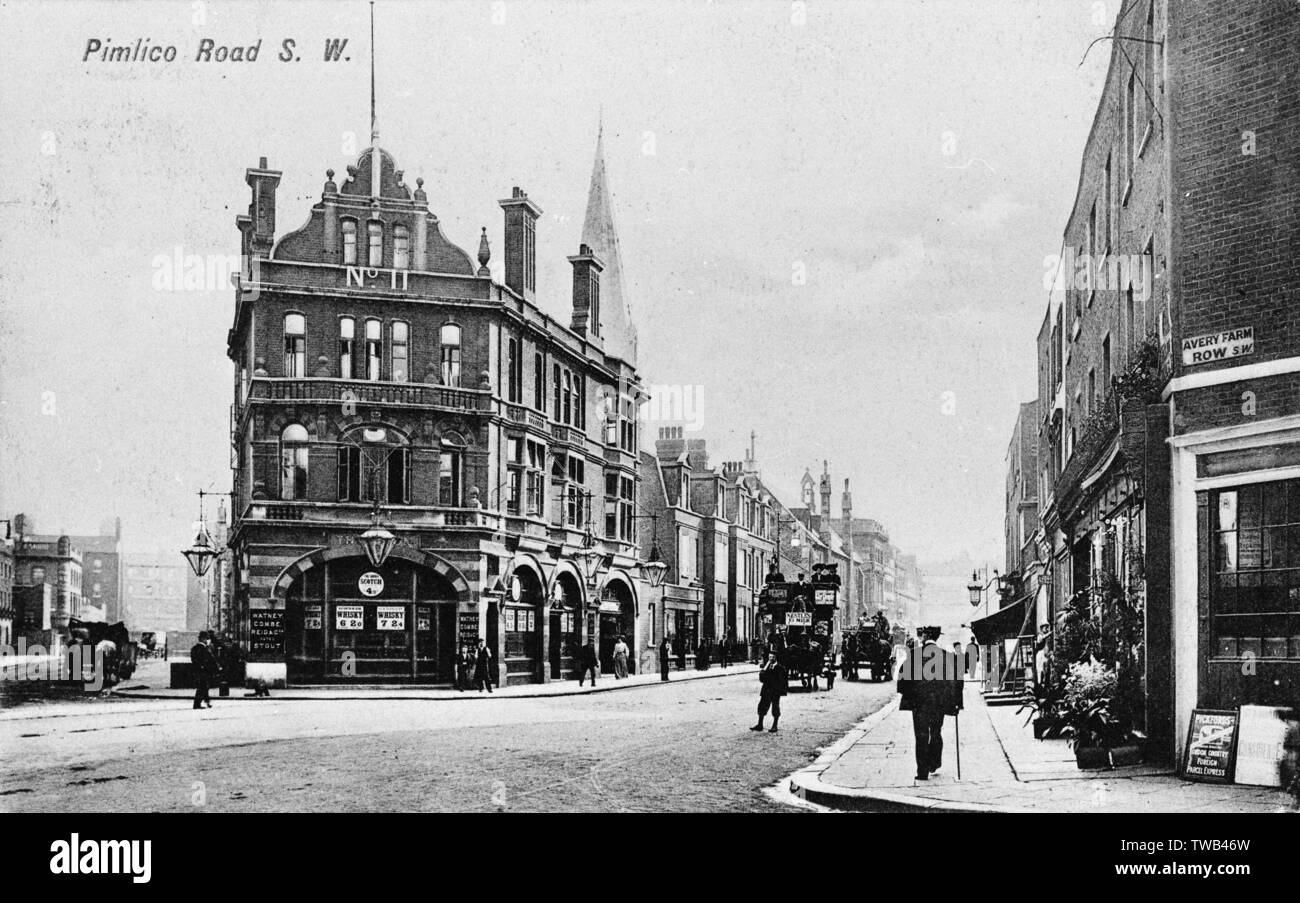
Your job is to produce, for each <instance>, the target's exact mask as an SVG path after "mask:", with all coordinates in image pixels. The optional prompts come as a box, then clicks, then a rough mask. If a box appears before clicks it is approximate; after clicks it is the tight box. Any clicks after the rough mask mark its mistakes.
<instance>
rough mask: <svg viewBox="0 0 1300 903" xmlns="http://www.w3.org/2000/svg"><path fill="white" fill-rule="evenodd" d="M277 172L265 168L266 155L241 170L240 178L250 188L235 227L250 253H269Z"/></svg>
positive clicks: (278, 180)
mask: <svg viewBox="0 0 1300 903" xmlns="http://www.w3.org/2000/svg"><path fill="white" fill-rule="evenodd" d="M280 175H281V174H280V172H279V171H278V170H273V169H268V168H267V166H266V158H265V157H262V158H261V159H260V160H258V161H257V167H256V168H255V169H249V170H247V171H246V172H245V173H244V180H245V181H247V182H248V185H249V187H250V188H252V189H253V200H252V203H250V204H249V205H248V219H247V220H245V219H244V218H243V217H240V218H238V222H239V231H240V232H243V233H244V234H245V239H246V241H247V244H248V254H249V256H252V257H263V258H265V257H270V256H271V246H272V245H274V244H275V189H276V187H277V186H278V185H279V184H280Z"/></svg>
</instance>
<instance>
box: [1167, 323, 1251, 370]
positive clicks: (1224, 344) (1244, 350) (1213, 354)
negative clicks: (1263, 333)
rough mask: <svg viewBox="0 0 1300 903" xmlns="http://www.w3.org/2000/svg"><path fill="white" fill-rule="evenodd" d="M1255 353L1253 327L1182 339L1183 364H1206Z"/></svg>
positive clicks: (1241, 327) (1242, 327)
mask: <svg viewBox="0 0 1300 903" xmlns="http://www.w3.org/2000/svg"><path fill="white" fill-rule="evenodd" d="M1254 353H1255V327H1253V326H1240V327H1238V328H1236V329H1225V330H1223V332H1212V333H1210V334H1208V335H1198V336H1192V337H1191V338H1187V339H1183V363H1184V364H1208V363H1211V362H1213V361H1223V360H1228V359H1230V358H1234V357H1242V356H1243V355H1247V354H1254Z"/></svg>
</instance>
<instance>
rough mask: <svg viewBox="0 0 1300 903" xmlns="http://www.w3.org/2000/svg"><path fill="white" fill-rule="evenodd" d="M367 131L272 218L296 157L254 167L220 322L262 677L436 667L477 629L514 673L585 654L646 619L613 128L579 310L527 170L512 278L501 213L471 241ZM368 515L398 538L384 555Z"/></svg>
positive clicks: (534, 672) (253, 644)
mask: <svg viewBox="0 0 1300 903" xmlns="http://www.w3.org/2000/svg"><path fill="white" fill-rule="evenodd" d="M377 138H378V134H377V133H374V134H372V142H373V144H372V146H371V147H370V148H368V149H366V150H365V151H364V152H363V153H362V154H361V155H360V157H359V158H358V159H357V161H356V163H355V164H354V165H352V166H349V167H347V171H346V176H345V177H344V178H343V179H342V180H341V182H342V184H338V183H336V182H335V180H334V172H333V170H330V171H328V172H327V174H326V176H327V178H326V181H325V186H324V191H323V193H322V196H321V199H320V202H319V203H317V204H316V205H315V206H313V207H312V209H311V211H310V215H309V217H308V219H307V222H306V224H305V225H303V226H302V227H301V228H299V229H297V230H296V231H293V232H289V233H288V234H286V235H283V236H281V237H279V238H278V239H277V238H276V234H275V230H276V216H275V214H276V211H275V193H276V186H277V183H278V182H279V180H280V173H279V172H277V171H273V170H271V169H269V168H268V167H267V163H266V160H265V158H263V159H262V161H261V162H260V163H259V165H258V166H257V168H255V169H249V170H248V171H247V176H246V178H247V181H248V184H249V186H250V187H251V189H252V203H251V204H250V206H249V211H248V214H247V215H241V216H239V217H237V223H238V227H239V231H240V235H241V238H242V250H243V258H244V260H245V265H244V266H245V269H244V271H243V272H242V273H241V277H240V279H239V280H238V281H237V285H236V309H235V317H234V324H233V326H232V327H231V329H230V332H229V336H228V340H227V344H228V347H227V353H228V355H229V357H230V358H231V360H232V361H233V362H234V370H235V387H234V390H235V403H234V405H233V406H232V412H231V434H232V435H231V441H232V451H231V454H232V458H233V460H234V468H235V477H234V490H233V497H234V506H233V507H234V511H235V516H234V520H233V524H232V530H231V538H230V543H229V544H230V548H231V550H232V552H233V554H234V556H235V562H236V566H237V572H238V577H239V582H238V592H239V595H238V600H237V601H238V610H239V612H240V624H239V625H238V632H239V639H240V641H241V644H242V645H243V648H244V650H245V652H246V654H247V659H248V664H247V670H246V674H247V677H248V679H249V680H253V681H256V680H264V681H266V682H268V684H270V685H272V686H283V685H285V684H298V685H301V684H310V683H325V682H339V681H371V682H385V683H387V682H418V683H430V684H433V683H446V682H448V681H451V680H453V677H454V673H455V660H454V656H455V655H456V653H457V652H458V650H459V646H460V644H462V643H469V644H476V643H477V641H478V640H479V639H480V638H482V639H483V640H485V641H486V643H487V645H488V647H489V648H490V649H491V650H492V651H493V657H494V665H495V668H496V672H497V673H496V677H497V683H498V684H499V685H504V684H507V683H529V682H546V681H550V680H557V679H563V678H566V677H570V676H572V675H573V670H574V668H575V656H576V653H577V651H578V649H579V647H580V646H581V644H583V643H585V642H586V641H587V639H588V638H589V637H590V638H591V639H592V640H594V641H595V642H596V644H597V646H598V647H599V646H600V641H601V637H600V636H599V632H600V631H601V630H604V631H605V632H610V631H611V630H613V631H617V632H619V633H622V634H624V635H625V636H626V637H627V639H628V641H629V642H630V643H635V642H636V640H637V637H636V630H637V613H638V612H639V611H640V610H641V609H642V608H643V607H644V605H645V604H648V601H649V600H648V599H647V600H646V601H645V602H644V603H643V602H642V597H643V596H645V595H646V594H647V593H648V592H649V591H650V590H649V585H648V584H647V583H646V582H645V581H644V580H643V572H642V571H641V569H640V565H641V564H642V562H640V561H639V560H638V554H637V549H636V546H635V532H634V529H633V527H634V524H635V520H634V518H633V513H634V510H635V506H636V501H637V493H638V482H637V480H638V478H637V444H638V435H637V410H638V407H639V405H640V404H641V402H642V400H643V388H642V385H641V382H640V379H639V377H638V375H637V371H636V364H635V356H636V351H635V349H636V339H635V332H634V329H633V326H632V323H631V318H630V315H629V312H628V307H627V304H626V302H625V300H624V298H623V286H622V273H621V265H620V262H619V256H618V253H619V249H618V242H617V236H616V232H615V230H614V223H613V216H612V212H611V210H612V205H611V202H610V197H609V193H608V189H607V185H606V181H605V168H604V163H603V148H602V143H601V141H600V139H598V140H597V146H596V163H595V167H594V170H593V173H592V179H591V193H590V197H589V199H588V209H587V216H586V221H585V223H584V227H583V233H582V243H581V245H580V246H579V248H578V249H577V251H578V253H576V254H575V255H574V256H572V257H569V258H568V259H569V261H570V263H571V264H572V267H573V283H572V318H571V321H570V322H569V323H568V324H565V323H561V322H557V321H556V320H555V319H553V318H552V317H550V316H548V315H546V314H545V313H543V312H542V311H541V310H540V309H539V307H538V305H537V303H536V290H537V286H536V257H535V253H536V223H537V219H538V216H539V215H540V214H541V212H542V211H541V210H540V208H539V207H538V206H537V205H536V204H535V203H534V202H533V201H532V200H531V199H529V197H528V196H527V194H526V193H525V192H523V191H521V190H520V189H519V188H515V189H514V190H513V192H512V193H511V196H510V197H509V198H506V199H505V200H502V201H500V202H499V203H500V206H501V208H502V210H503V211H504V214H505V241H504V257H505V260H504V272H505V284H504V285H503V284H500V283H498V282H496V281H494V280H493V278H492V277H491V275H490V273H489V269H488V266H487V264H488V262H489V260H490V257H491V248H490V246H489V241H488V236H487V230H486V228H485V229H484V230H483V234H482V236H481V237H480V239H479V244H478V249H477V254H476V258H477V260H475V259H472V258H471V257H470V256H469V254H467V253H466V252H465V251H464V250H462V249H461V248H460V247H457V246H456V245H455V244H453V243H452V242H451V241H450V240H449V239H448V238H447V237H446V236H445V235H444V234H443V232H442V229H441V227H440V226H439V222H438V218H437V216H436V215H434V214H433V213H432V212H431V211H430V210H429V205H428V196H427V194H426V193H425V190H424V188H423V182H424V180H423V179H417V180H416V187H415V188H414V190H412V189H411V187H409V186H408V185H407V184H406V182H405V180H404V176H403V173H402V171H401V170H400V169H398V168H397V164H396V163H395V161H394V159H393V157H392V156H391V155H390V154H389V153H388V152H387V151H385V150H383V149H381V148H380V147H379V146H378V142H377ZM372 528H377V529H378V530H380V531H383V532H384V533H386V534H388V535H390V536H391V537H392V538H393V539H394V540H395V542H391V543H390V542H387V541H385V542H381V543H379V545H384V546H391V551H389V552H388V554H387V555H386V557H383V560H382V562H381V564H380V565H379V566H375V565H374V564H372V558H371V557H368V554H367V549H368V547H367V545H365V544H363V542H362V535H363V534H364V533H366V531H368V530H370V529H372ZM376 557H379V556H376ZM606 642H609V638H606Z"/></svg>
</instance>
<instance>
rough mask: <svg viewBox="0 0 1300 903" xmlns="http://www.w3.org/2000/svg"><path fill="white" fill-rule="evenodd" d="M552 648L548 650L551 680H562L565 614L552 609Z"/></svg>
mask: <svg viewBox="0 0 1300 903" xmlns="http://www.w3.org/2000/svg"><path fill="white" fill-rule="evenodd" d="M550 628H551V630H550V649H549V650H548V652H549V656H548V659H549V661H550V666H551V680H561V679H562V677H561V670H560V669H561V666H562V663H563V658H564V615H563V614H561V613H560V612H558V611H555V610H552V611H551V624H550Z"/></svg>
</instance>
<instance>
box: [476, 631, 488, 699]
mask: <svg viewBox="0 0 1300 903" xmlns="http://www.w3.org/2000/svg"><path fill="white" fill-rule="evenodd" d="M474 686H476V687H477V688H478V691H479V692H480V693H482V692H483V688H484V687H485V686H486V687H487V691H488V692H489V693H491V692H492V653H491V651H490V650H489V649H488V647H487V643H486V642H484V641H483V640H479V641H478V654H477V655H476V656H475V657H474Z"/></svg>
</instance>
